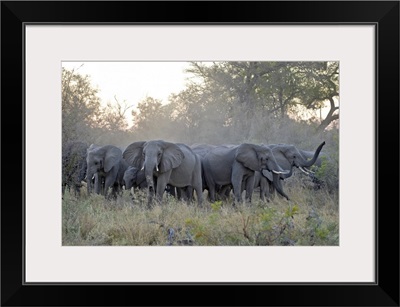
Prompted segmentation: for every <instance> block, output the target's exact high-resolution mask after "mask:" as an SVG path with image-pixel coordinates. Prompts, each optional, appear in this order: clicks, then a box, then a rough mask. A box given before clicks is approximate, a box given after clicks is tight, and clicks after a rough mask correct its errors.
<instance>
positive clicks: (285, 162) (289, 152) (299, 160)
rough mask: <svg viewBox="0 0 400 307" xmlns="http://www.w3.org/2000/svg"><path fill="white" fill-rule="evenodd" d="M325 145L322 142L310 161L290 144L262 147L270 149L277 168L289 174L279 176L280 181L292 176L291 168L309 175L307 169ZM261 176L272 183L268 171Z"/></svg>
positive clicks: (314, 161)
mask: <svg viewBox="0 0 400 307" xmlns="http://www.w3.org/2000/svg"><path fill="white" fill-rule="evenodd" d="M324 145H325V141H324V142H322V143H321V144H320V145H319V146H318V148H317V149H316V150H315V152H313V155H312V157H311V158H310V159H308V157H307V156H305V155H304V154H302V152H301V151H300V150H299V149H298V148H297V147H296V146H294V145H290V144H271V145H262V146H263V147H266V148H270V149H271V150H272V152H273V154H274V157H275V159H276V162H277V163H278V164H279V166H280V167H281V168H282V169H284V170H288V171H289V172H288V173H286V174H281V175H280V178H281V179H286V178H289V177H290V176H291V175H292V174H293V171H292V169H293V167H297V168H298V169H300V170H301V171H302V172H304V173H306V174H310V173H311V171H310V170H309V168H310V167H311V166H313V165H314V163H316V161H317V159H318V156H319V154H320V152H321V150H322V147H323V146H324ZM262 174H263V175H264V176H265V177H266V178H267V180H268V183H269V184H270V185H271V182H272V181H273V174H272V173H271V172H269V171H268V170H263V171H262ZM280 185H281V183H280ZM274 187H276V185H275V184H274V185H273V186H272V193H274V189H273V188H274Z"/></svg>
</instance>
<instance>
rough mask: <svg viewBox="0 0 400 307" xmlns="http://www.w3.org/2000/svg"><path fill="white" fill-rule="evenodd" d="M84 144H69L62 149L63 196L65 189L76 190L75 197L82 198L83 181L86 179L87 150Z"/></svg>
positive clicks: (86, 145) (77, 142)
mask: <svg viewBox="0 0 400 307" xmlns="http://www.w3.org/2000/svg"><path fill="white" fill-rule="evenodd" d="M87 148H88V144H86V143H84V142H79V141H76V142H68V143H66V144H64V145H63V148H62V195H64V194H65V189H66V188H67V187H68V189H70V188H71V187H72V188H73V189H74V193H75V196H80V190H81V187H82V181H84V179H85V177H86V168H87V164H86V150H87Z"/></svg>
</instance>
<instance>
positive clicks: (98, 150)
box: [86, 144, 128, 198]
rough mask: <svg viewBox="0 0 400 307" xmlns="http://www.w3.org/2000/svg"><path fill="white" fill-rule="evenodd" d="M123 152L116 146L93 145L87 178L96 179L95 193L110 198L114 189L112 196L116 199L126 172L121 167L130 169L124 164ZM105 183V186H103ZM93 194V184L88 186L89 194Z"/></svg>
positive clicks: (89, 155) (89, 151)
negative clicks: (110, 191)
mask: <svg viewBox="0 0 400 307" xmlns="http://www.w3.org/2000/svg"><path fill="white" fill-rule="evenodd" d="M121 159H122V151H121V149H119V148H118V147H116V146H114V145H105V146H97V145H93V144H92V145H91V146H90V147H89V148H88V150H87V157H86V162H87V178H88V179H89V180H90V179H91V178H93V177H94V178H95V192H96V193H98V194H102V195H104V196H105V198H109V194H108V192H109V191H108V190H109V188H110V187H111V188H112V194H113V196H114V197H116V193H117V192H118V186H119V185H120V184H119V180H120V182H122V179H123V173H124V170H122V169H121V170H120V167H124V165H125V167H128V164H127V163H126V162H122V161H121ZM103 181H104V186H103ZM90 192H91V184H88V193H90Z"/></svg>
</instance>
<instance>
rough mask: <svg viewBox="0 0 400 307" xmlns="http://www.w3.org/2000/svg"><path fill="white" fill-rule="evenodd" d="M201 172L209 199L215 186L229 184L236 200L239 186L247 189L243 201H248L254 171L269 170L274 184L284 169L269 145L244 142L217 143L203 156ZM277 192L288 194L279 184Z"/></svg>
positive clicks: (240, 193)
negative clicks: (237, 143)
mask: <svg viewBox="0 0 400 307" xmlns="http://www.w3.org/2000/svg"><path fill="white" fill-rule="evenodd" d="M203 165H204V174H205V178H206V182H207V186H208V188H209V192H210V201H211V202H214V201H215V187H216V185H220V186H227V185H230V184H232V186H233V192H234V195H235V201H236V202H241V201H242V197H241V195H242V185H244V187H245V189H246V200H247V201H249V202H251V197H252V193H253V189H254V176H255V172H256V171H260V172H261V171H263V170H269V171H271V172H272V174H273V180H274V183H276V182H278V181H279V176H280V175H281V174H283V173H284V171H283V170H282V169H281V168H280V167H279V165H278V164H277V162H276V160H275V158H274V155H273V153H272V151H271V149H270V148H267V147H263V146H260V145H255V144H249V143H243V144H241V145H235V146H229V145H228V146H218V147H216V148H214V149H211V150H210V151H209V152H208V153H207V154H206V155H205V157H204V160H203ZM276 188H277V191H279V193H281V194H282V195H283V196H285V197H286V198H287V199H289V197H288V196H287V195H286V194H285V193H284V192H283V190H281V188H280V187H279V186H277V187H276Z"/></svg>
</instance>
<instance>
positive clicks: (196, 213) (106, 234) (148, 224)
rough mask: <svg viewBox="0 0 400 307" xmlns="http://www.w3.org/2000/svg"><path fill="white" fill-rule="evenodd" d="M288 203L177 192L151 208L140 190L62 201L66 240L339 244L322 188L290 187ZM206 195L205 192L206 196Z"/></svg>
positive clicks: (335, 215) (333, 207)
mask: <svg viewBox="0 0 400 307" xmlns="http://www.w3.org/2000/svg"><path fill="white" fill-rule="evenodd" d="M290 192H291V195H292V197H293V199H294V201H293V202H291V203H289V202H287V201H286V200H283V199H281V198H275V199H274V201H273V202H272V203H268V204H266V203H263V202H261V201H259V200H257V199H256V200H255V201H254V202H253V203H252V204H245V203H243V204H237V205H236V206H232V204H231V203H229V202H221V201H219V202H216V203H213V204H210V203H208V204H206V206H205V207H204V208H198V207H197V205H196V204H195V203H193V204H187V203H186V202H183V201H177V200H176V199H175V198H173V197H169V198H166V199H165V200H164V202H163V203H162V204H158V205H154V206H153V207H152V208H150V209H149V208H147V204H146V201H145V199H146V196H145V193H144V192H141V191H139V192H138V195H136V199H139V200H142V201H138V202H132V201H131V199H130V197H129V195H128V191H125V193H124V194H123V195H122V196H121V197H119V198H118V199H117V200H116V201H111V202H110V201H106V200H105V199H104V198H103V197H102V196H99V195H91V196H90V197H87V196H85V195H83V196H82V197H81V198H79V199H78V198H75V197H74V196H73V194H72V193H68V192H67V193H66V195H65V197H64V200H63V203H62V206H63V210H62V218H63V223H62V224H63V234H62V241H63V245H90V246H93V245H131V246H150V245H158V246H165V245H194V246H257V245H263V246H265V245H274V246H287V245H294V246H312V245H329V246H337V245H338V244H339V212H338V205H337V202H336V198H335V197H332V196H329V194H326V193H325V192H324V191H311V190H304V189H301V190H300V189H298V187H296V188H292V189H291V190H290ZM205 197H206V196H205Z"/></svg>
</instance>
